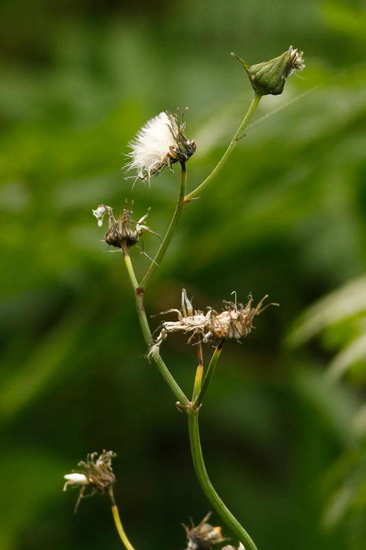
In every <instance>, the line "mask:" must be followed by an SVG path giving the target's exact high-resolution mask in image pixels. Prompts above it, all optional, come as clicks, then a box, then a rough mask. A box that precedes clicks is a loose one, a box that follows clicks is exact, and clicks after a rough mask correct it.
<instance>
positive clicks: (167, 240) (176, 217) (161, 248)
mask: <svg viewBox="0 0 366 550" xmlns="http://www.w3.org/2000/svg"><path fill="white" fill-rule="evenodd" d="M186 183H187V169H186V165H185V163H184V162H182V163H181V179H180V188H179V195H178V199H177V203H176V205H175V210H174V213H173V217H172V219H171V220H170V224H169V227H168V229H167V232H166V233H165V236H164V238H163V240H162V243H161V245H160V246H159V249H158V251H157V253H156V255H155V257H154V259H153V261H152V262H151V264H150V265H149V267H148V270H147V271H146V273H145V275H144V276H143V278H142V280H141V286H142V287H143V288H144V289H146V286H147V283H148V281H149V280H150V277H151V276H152V274H153V273H154V271H155V269H156V268H157V267H159V265H160V264H161V262H162V259H163V258H164V255H165V252H166V250H167V248H168V246H169V244H170V241H171V240H172V237H173V234H174V231H175V229H176V227H177V225H178V222H179V219H180V217H181V214H182V210H183V206H184V195H185V192H186Z"/></svg>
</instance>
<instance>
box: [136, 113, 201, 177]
mask: <svg viewBox="0 0 366 550" xmlns="http://www.w3.org/2000/svg"><path fill="white" fill-rule="evenodd" d="M183 130H184V124H183V123H182V122H180V121H178V119H177V118H176V117H175V116H174V115H172V114H170V113H166V112H161V113H160V114H159V115H157V116H156V117H154V118H152V119H151V120H149V121H148V122H147V123H146V124H145V126H143V128H141V130H140V131H139V133H138V134H137V136H136V137H135V139H134V140H133V141H132V142H131V143H130V147H131V151H130V153H129V154H128V157H129V158H130V162H129V163H128V165H127V169H128V170H137V178H139V179H141V180H145V181H149V180H150V177H151V176H153V175H154V174H157V173H159V172H160V170H162V169H163V168H165V167H167V166H168V167H170V166H171V165H172V164H174V163H175V162H185V161H187V160H188V159H189V158H190V157H191V156H192V155H193V153H194V152H195V150H196V144H195V143H194V141H191V140H188V139H187V138H186V137H185V135H184V134H183Z"/></svg>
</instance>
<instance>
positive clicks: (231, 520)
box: [187, 408, 257, 550]
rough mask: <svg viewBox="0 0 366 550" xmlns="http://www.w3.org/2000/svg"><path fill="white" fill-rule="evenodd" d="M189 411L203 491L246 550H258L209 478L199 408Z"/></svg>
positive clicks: (190, 435) (197, 473) (196, 462)
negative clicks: (201, 437)
mask: <svg viewBox="0 0 366 550" xmlns="http://www.w3.org/2000/svg"><path fill="white" fill-rule="evenodd" d="M187 413H188V415H187V416H188V429H189V439H190V444H191V455H192V461H193V466H194V469H195V472H196V475H197V478H198V481H199V483H200V485H201V488H202V490H203V492H204V493H205V495H206V497H207V498H208V500H209V501H210V503H211V505H212V507H213V508H214V509H215V511H216V512H217V514H218V515H219V516H220V517H221V519H222V520H223V521H224V523H225V524H226V526H227V527H228V528H229V529H230V530H231V531H232V532H233V533H234V534H235V535H236V536H237V537H238V539H239V540H240V541H241V542H242V543H243V544H244V546H245V549H246V550H257V547H256V545H255V543H254V541H253V539H252V538H251V536H250V535H249V533H248V532H247V531H246V530H245V529H244V527H243V526H242V525H241V524H240V523H239V521H238V520H237V519H236V517H235V516H233V514H232V513H231V512H230V510H229V509H228V508H227V506H226V505H225V503H224V502H223V500H222V499H221V497H220V496H219V494H218V493H217V492H216V490H215V488H214V486H213V485H212V483H211V480H210V478H209V475H208V472H207V469H206V465H205V461H204V458H203V454H202V447H201V440H200V430H199V420H198V417H199V409H196V408H191V409H188V410H187Z"/></svg>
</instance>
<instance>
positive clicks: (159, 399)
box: [0, 0, 366, 550]
mask: <svg viewBox="0 0 366 550" xmlns="http://www.w3.org/2000/svg"><path fill="white" fill-rule="evenodd" d="M0 9H1V13H0V52H1V53H0V73H1V79H0V121H1V130H2V131H1V135H0V180H1V187H0V208H1V220H2V231H1V233H0V242H1V251H2V254H1V259H2V270H1V272H0V278H1V279H0V280H1V286H0V288H1V290H0V292H1V298H2V299H1V307H0V330H1V341H2V371H1V380H0V426H1V441H2V453H1V457H0V466H1V468H0V471H1V487H2V502H3V504H4V505H3V506H2V507H1V508H2V510H4V511H2V513H1V534H0V546H1V550H25V549H27V550H33V549H36V548H37V549H38V548H40V547H44V548H52V549H54V550H59V549H60V550H61V549H64V548H68V549H69V550H74V549H76V548H77V549H78V550H80V549H83V548H85V549H86V548H87V549H88V550H94V549H95V550H97V549H100V548H103V549H107V548H108V549H109V548H110V549H112V548H117V547H118V544H119V542H118V540H117V538H116V536H115V534H114V532H113V529H112V524H111V518H110V517H109V510H108V508H107V506H106V503H105V502H104V501H103V499H101V498H100V499H98V498H95V499H92V500H90V501H85V502H83V503H82V506H81V508H80V511H79V513H78V515H77V516H76V517H73V515H72V508H73V504H74V497H76V495H73V494H71V492H70V494H68V493H67V494H66V495H65V494H62V493H61V492H60V490H61V487H62V476H63V474H64V473H65V472H68V471H70V469H71V468H72V467H73V466H76V463H77V462H78V460H80V459H81V458H83V457H84V456H85V454H86V453H87V452H88V451H93V450H101V449H103V448H107V449H110V448H111V449H114V450H116V451H117V452H118V453H119V458H118V460H117V461H116V473H117V475H118V478H119V484H118V487H117V493H118V500H119V502H120V503H121V508H122V509H123V515H124V519H125V523H126V525H127V530H128V532H129V534H130V536H131V538H132V539H133V540H134V542H135V543H136V546H137V548H139V549H144V548H146V549H148V548H183V547H184V546H183V545H184V532H183V530H182V529H181V528H180V524H181V522H182V521H185V522H187V521H188V518H189V517H190V516H193V517H194V519H195V520H196V521H197V520H199V519H201V518H202V517H203V516H204V514H205V513H206V511H207V503H206V501H205V499H204V497H203V496H202V495H201V492H200V490H199V488H198V486H197V484H196V481H195V479H194V475H193V472H192V467H191V464H190V458H189V453H188V445H187V434H186V430H185V425H184V417H183V416H181V415H179V414H178V413H177V412H176V411H175V408H174V400H173V399H172V397H171V395H170V394H169V392H168V390H167V389H166V388H165V386H164V384H163V382H162V380H160V378H159V377H158V374H157V373H156V372H155V370H154V369H153V367H152V366H151V365H149V364H148V363H147V362H146V360H145V358H144V352H145V350H144V347H143V344H142V339H141V336H140V333H139V327H138V323H137V321H136V318H135V314H134V307H133V299H132V295H131V292H130V289H129V286H128V282H127V279H126V276H125V273H124V271H123V269H122V266H121V260H120V256H119V254H118V253H116V254H113V253H110V251H108V250H107V249H106V247H105V245H104V244H103V243H102V242H101V238H102V233H101V231H100V230H99V229H98V228H97V227H96V223H95V220H94V219H93V218H92V216H91V214H90V212H91V209H92V208H95V207H96V205H98V204H99V203H107V204H111V205H112V206H113V207H115V208H116V209H119V208H120V206H121V204H122V202H123V201H124V200H125V199H132V198H133V199H134V201H135V202H134V210H135V213H136V216H139V215H142V214H144V213H145V212H146V208H147V207H148V206H151V216H150V218H149V225H150V226H151V227H152V229H154V230H156V231H158V232H160V233H163V231H164V228H165V226H166V224H167V222H168V219H169V215H170V213H171V211H172V208H173V204H174V200H175V195H176V192H177V175H172V174H170V173H166V174H163V175H161V176H159V178H156V179H154V180H153V181H152V184H151V187H148V186H144V185H142V184H136V186H135V187H134V188H133V189H132V188H131V185H130V183H129V182H126V181H124V179H123V173H121V166H122V164H123V163H124V162H125V157H124V155H125V153H126V152H127V147H126V146H127V143H128V141H129V140H130V139H132V138H133V136H134V134H135V133H136V131H137V130H138V129H139V127H140V126H141V124H143V123H144V122H145V121H146V120H147V119H148V118H150V117H151V116H153V115H154V114H156V113H158V112H159V111H161V110H162V109H170V110H175V109H176V107H177V106H180V107H182V106H185V105H188V106H189V107H190V110H189V111H188V114H187V134H188V135H189V137H192V138H194V139H196V141H197V143H198V151H197V154H196V155H195V156H194V157H193V158H192V160H191V161H190V163H189V179H190V186H193V185H194V184H197V183H199V182H200V180H201V178H202V177H204V176H205V175H206V174H207V173H208V171H209V170H210V168H212V166H213V165H214V163H215V162H216V161H217V159H218V158H219V157H220V155H221V154H222V152H223V149H224V147H225V144H226V143H227V140H228V138H229V137H230V135H231V133H232V131H233V129H234V128H235V126H236V125H237V123H238V121H239V119H240V117H241V115H242V112H243V110H244V109H245V108H246V106H247V104H248V102H249V100H250V89H249V85H248V82H247V81H246V79H245V76H244V74H243V72H242V71H241V70H240V67H239V66H238V65H237V64H236V63H233V61H232V59H231V58H230V56H229V55H228V53H229V52H230V51H232V50H234V51H236V52H238V54H240V55H242V56H243V57H244V58H245V59H246V60H247V61H248V62H251V63H255V62H259V61H261V60H263V59H269V58H272V57H274V56H275V55H278V54H279V53H281V52H282V51H284V50H285V49H286V48H287V47H288V46H289V45H290V44H293V45H294V46H295V47H299V48H300V49H303V50H304V52H305V59H306V64H307V69H306V70H305V71H304V72H303V73H301V74H299V75H298V76H294V77H292V79H291V80H290V81H289V83H288V86H287V88H286V92H285V93H284V94H283V95H282V96H280V97H277V98H274V97H273V98H269V97H268V98H265V99H264V100H263V103H262V105H261V107H260V110H259V113H258V116H257V118H256V120H255V121H254V123H253V124H252V127H251V128H250V129H249V130H248V132H247V135H246V137H245V139H243V140H242V141H241V142H240V143H239V146H238V148H237V150H236V152H235V153H234V155H233V157H232V160H231V161H230V163H229V164H228V165H227V166H226V168H225V170H224V171H223V172H222V173H221V174H220V177H219V178H218V179H217V181H216V182H214V183H213V184H212V187H211V189H209V190H208V191H207V192H206V193H204V194H203V195H202V197H201V198H200V200H199V201H195V202H194V203H192V204H191V205H190V206H189V207H188V208H187V209H186V212H185V213H184V218H183V222H182V224H181V226H180V229H179V231H178V234H177V235H176V237H175V239H174V242H173V244H172V247H171V249H170V251H169V254H168V256H167V259H166V261H165V263H164V265H163V266H162V267H161V269H159V270H158V273H157V276H156V277H155V279H154V281H153V284H152V286H151V289H150V294H149V295H148V296H147V307H148V310H149V313H151V314H155V313H157V312H159V311H162V310H166V309H168V308H170V307H174V306H175V305H177V304H178V300H179V295H180V290H181V288H182V286H185V287H186V288H187V289H188V290H189V294H190V295H193V296H194V300H195V303H196V304H197V306H205V305H206V304H211V305H212V306H219V305H220V302H221V300H222V299H223V298H229V297H230V292H231V291H232V290H233V289H236V290H237V291H238V293H239V296H240V297H243V300H244V299H245V298H246V296H247V295H248V293H249V292H252V293H253V294H254V296H255V297H256V298H259V297H261V296H262V295H264V294H265V293H267V292H268V293H269V294H270V295H271V298H273V299H274V300H275V301H278V302H280V304H281V307H280V308H279V309H278V310H277V309H276V310H274V311H272V310H269V311H268V312H266V314H265V315H263V316H261V317H260V318H259V319H258V322H257V331H256V333H255V334H254V335H252V336H251V337H250V338H249V339H248V340H247V342H246V343H245V345H243V346H234V345H232V346H229V345H228V346H226V348H225V350H224V355H223V361H222V363H221V364H220V366H219V368H218V371H217V373H216V378H215V380H214V382H213V385H212V388H210V392H209V394H208V400H207V404H206V405H205V407H204V408H203V410H202V432H203V439H204V446H205V449H206V455H207V462H208V467H209V470H210V473H211V475H212V477H213V478H214V479H215V481H216V484H217V486H218V488H219V490H220V492H221V493H222V494H223V496H224V498H225V500H227V502H228V504H229V505H230V506H231V507H232V508H233V510H234V511H235V512H236V513H237V515H238V516H239V517H240V519H242V520H243V523H244V524H245V525H246V526H247V527H248V529H249V531H250V532H251V533H252V534H253V536H254V537H255V540H256V541H257V542H258V546H259V548H270V549H271V550H277V549H281V550H286V549H289V550H292V549H293V548H296V549H297V550H309V548H311V549H318V548H321V549H322V550H327V549H329V550H330V549H331V550H363V549H364V540H365V538H364V530H365V522H364V517H365V485H366V483H365V481H366V478H365V475H364V466H363V464H364V463H365V460H366V457H365V447H364V439H363V434H364V425H365V409H364V408H362V403H363V402H364V390H363V388H362V385H361V384H358V385H357V386H356V385H354V384H351V383H350V380H349V378H346V379H345V380H343V379H342V380H340V381H338V382H337V383H334V382H333V383H332V382H330V381H329V378H328V377H327V375H326V372H327V370H326V369H327V367H328V366H329V363H330V362H331V361H338V365H339V364H340V363H341V365H342V366H341V367H339V366H338V367H337V368H336V367H334V363H333V369H334V370H333V372H335V370H337V371H339V372H340V371H341V370H342V371H343V369H345V368H346V367H348V366H351V367H352V368H351V371H350V372H351V381H353V380H354V381H355V382H363V380H364V367H365V365H364V356H362V353H363V351H362V352H361V351H360V350H361V349H362V350H363V349H364V348H363V347H362V346H364V333H363V330H364V320H363V315H364V304H365V299H364V293H365V283H364V279H363V278H362V277H363V276H364V273H365V268H366V246H365V244H366V237H365V235H366V161H365V150H366V147H365V145H366V131H365V129H366V124H365V123H366V86H365V82H366V63H365V53H364V52H365V36H366V16H365V5H364V2H363V1H361V0H347V1H346V0H344V1H343V0H336V1H322V0H321V1H319V0H308V1H307V2H298V3H294V2H290V0H279V1H274V0H263V1H262V2H260V6H259V3H258V2H257V0H247V1H245V2H243V1H241V0H232V1H231V2H222V1H221V0H210V2H205V1H203V0H194V1H193V0H186V1H185V2H178V1H175V2H174V1H170V2H167V1H165V0H159V1H157V2H147V1H146V0H144V1H141V2H139V3H138V5H136V6H135V5H134V4H133V3H127V2H119V3H118V2H112V1H110V2H105V3H103V4H102V3H97V2H91V3H88V2H82V1H81V0H76V1H75V2H73V3H69V2H58V3H55V2H50V1H48V2H46V1H45V0H38V1H37V2H33V3H26V2H24V1H22V0H18V2H15V3H14V2H10V0H5V1H4V2H2V4H1V8H0ZM144 246H145V250H146V252H147V253H148V254H150V255H151V254H152V253H153V251H154V250H155V248H156V247H157V246H158V241H157V239H156V238H155V237H154V236H153V235H151V236H147V237H146V239H145V243H144ZM134 259H135V260H136V263H137V269H138V271H139V273H141V272H142V271H143V270H144V268H146V265H147V262H148V260H147V258H146V257H145V256H144V255H142V254H140V252H139V251H138V250H135V251H134ZM355 278H357V279H356V282H352V281H353V280H354V279H355ZM357 285H358V286H357ZM342 287H343V290H341V291H335V289H337V288H342ZM352 289H353V290H352ZM355 289H356V290H355ZM357 289H358V290H357ZM333 291H335V293H334V294H332V295H331V296H329V297H328V298H326V299H325V300H326V301H323V302H319V305H318V306H314V307H315V309H313V310H309V314H305V315H306V317H304V323H303V324H302V325H300V324H298V325H297V329H296V332H293V333H292V334H293V338H297V339H298V342H299V343H300V340H302V343H305V339H306V338H307V337H308V336H311V335H314V336H315V335H316V333H317V332H319V331H321V335H322V341H321V343H322V344H323V345H319V343H318V342H319V341H318V340H315V339H313V340H312V342H311V343H310V344H307V345H303V346H300V347H297V348H294V349H291V351H288V349H287V347H286V346H284V345H282V344H283V342H284V340H285V336H286V334H287V333H288V331H289V327H290V325H291V324H292V322H294V321H295V320H296V319H298V318H299V316H300V314H301V313H302V312H303V311H304V310H307V309H308V308H309V307H310V306H311V305H312V304H313V303H314V302H315V301H317V300H318V299H320V298H321V297H323V296H324V295H327V294H328V293H330V292H333ZM347 292H349V293H350V294H352V293H353V294H352V300H351V298H350V297H349V295H347ZM355 292H356V294H355ZM357 294H358V296H357ZM342 300H343V303H346V304H347V305H349V304H350V303H353V306H354V309H353V310H352V311H351V310H350V308H349V309H348V310H343V314H342V316H341V317H339V316H338V318H337V311H339V310H337V307H338V306H337V303H338V305H339V303H340V301H342ZM322 304H323V305H322ZM328 307H329V309H332V308H333V312H334V313H333V315H330V314H329V315H328V313H329V309H328ZM154 322H155V324H156V325H158V323H159V321H158V320H153V323H154ZM301 326H302V329H301ZM301 330H302V332H301ZM296 335H297V336H296ZM352 347H353V349H352ZM355 348H356V351H355ZM334 351H336V352H337V353H339V355H336V354H335V353H334ZM358 352H360V355H355V353H356V354H357V353H358ZM163 353H164V356H165V358H166V360H167V362H168V363H169V364H170V365H172V368H174V372H175V373H176V374H177V377H178V378H179V380H180V381H181V383H182V385H183V386H184V387H185V388H187V389H188V388H189V384H191V378H192V374H193V372H192V369H193V365H194V360H195V358H194V350H193V351H192V350H191V349H189V348H187V347H185V346H184V345H183V341H182V339H180V338H179V337H177V338H176V339H170V340H169V342H168V343H165V344H164V348H163ZM342 354H343V356H342ZM347 354H348V355H347ZM351 354H352V355H351ZM350 355H351V359H352V360H351V361H350ZM355 357H356V358H357V361H356V363H357V364H355V362H354V359H355ZM328 372H329V371H328ZM329 495H331V496H329ZM329 499H330V500H329ZM324 518H325V519H324ZM215 519H217V518H215ZM340 519H342V521H338V520H340ZM330 526H332V529H329V527H330ZM327 527H328V529H327Z"/></svg>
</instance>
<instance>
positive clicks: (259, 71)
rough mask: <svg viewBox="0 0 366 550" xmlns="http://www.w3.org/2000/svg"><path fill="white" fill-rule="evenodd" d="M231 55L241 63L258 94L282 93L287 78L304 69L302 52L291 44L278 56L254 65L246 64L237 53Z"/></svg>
mask: <svg viewBox="0 0 366 550" xmlns="http://www.w3.org/2000/svg"><path fill="white" fill-rule="evenodd" d="M231 55H233V56H234V57H236V59H237V60H238V61H239V62H240V63H241V64H242V65H243V67H244V69H245V71H246V73H247V75H248V77H249V80H250V83H251V85H252V87H253V90H254V91H255V93H256V94H258V95H260V96H262V95H268V94H272V95H279V94H282V92H283V89H284V86H285V82H286V80H287V78H288V77H289V76H291V75H292V74H293V73H294V72H296V71H302V70H303V69H305V63H304V58H303V52H301V51H299V50H298V49H296V48H294V47H293V46H290V47H289V49H288V50H286V51H285V52H284V53H283V54H281V55H279V56H278V57H275V58H274V59H270V60H269V61H264V62H263V63H257V64H256V65H248V64H247V63H246V62H245V61H244V60H243V59H241V57H239V56H238V55H236V54H234V53H232V54H231Z"/></svg>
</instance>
